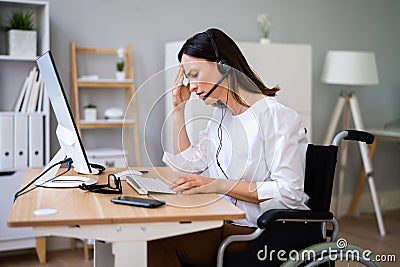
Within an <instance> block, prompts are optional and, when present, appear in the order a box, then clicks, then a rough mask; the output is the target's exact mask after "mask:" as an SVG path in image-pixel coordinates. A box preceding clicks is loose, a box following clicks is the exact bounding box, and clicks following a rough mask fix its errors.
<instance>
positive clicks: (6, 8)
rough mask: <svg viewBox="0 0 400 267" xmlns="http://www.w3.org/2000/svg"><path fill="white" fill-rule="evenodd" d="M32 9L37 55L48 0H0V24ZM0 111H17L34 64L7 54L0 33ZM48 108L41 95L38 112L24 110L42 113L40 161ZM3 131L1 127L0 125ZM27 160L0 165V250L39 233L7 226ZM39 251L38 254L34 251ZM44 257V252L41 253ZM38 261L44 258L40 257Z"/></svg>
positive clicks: (45, 45)
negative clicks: (19, 164)
mask: <svg viewBox="0 0 400 267" xmlns="http://www.w3.org/2000/svg"><path fill="white" fill-rule="evenodd" d="M17 10H19V11H24V12H26V11H32V12H33V17H34V20H35V25H36V29H37V53H38V56H39V55H41V54H42V53H44V52H45V51H47V50H49V49H50V36H49V33H50V25H49V10H50V9H49V3H48V2H44V1H9V0H0V25H4V24H5V23H6V21H7V20H8V18H9V17H10V15H11V13H12V12H13V11H17ZM0 40H2V42H0V115H7V114H11V115H20V114H21V112H14V105H15V102H16V100H17V98H18V95H19V93H20V90H21V87H22V84H23V81H24V79H25V77H26V76H27V75H28V73H29V71H30V70H31V69H32V68H33V67H34V66H35V60H36V57H16V56H9V55H7V51H6V42H4V41H3V40H6V34H5V33H4V32H1V33H0ZM49 111H50V109H49V101H48V98H47V96H46V95H44V101H43V110H42V111H41V112H32V113H25V114H26V115H27V116H28V118H29V117H30V116H31V117H32V116H41V117H43V133H44V135H43V164H42V165H44V164H46V163H47V162H48V161H49V159H50V137H49V132H50V118H49V116H50V112H49ZM1 131H4V129H1ZM28 167H29V164H28V165H27V166H26V167H25V168H14V167H11V168H2V169H0V182H1V187H0V196H1V203H2V204H1V205H0V251H6V250H15V249H25V248H32V247H35V246H36V241H35V238H36V237H39V235H38V234H35V233H34V232H33V230H32V228H29V227H26V228H9V227H8V226H7V217H8V214H9V211H10V209H11V206H12V204H13V196H14V194H15V192H16V191H18V189H19V188H20V186H21V184H22V181H23V179H24V177H25V173H26V171H27V169H28ZM38 255H39V254H38ZM44 257H45V256H44ZM39 260H40V261H41V262H43V261H45V258H44V259H43V258H40V256H39Z"/></svg>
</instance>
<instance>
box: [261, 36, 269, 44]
mask: <svg viewBox="0 0 400 267" xmlns="http://www.w3.org/2000/svg"><path fill="white" fill-rule="evenodd" d="M270 43H271V40H270V39H269V38H264V37H263V38H260V44H270Z"/></svg>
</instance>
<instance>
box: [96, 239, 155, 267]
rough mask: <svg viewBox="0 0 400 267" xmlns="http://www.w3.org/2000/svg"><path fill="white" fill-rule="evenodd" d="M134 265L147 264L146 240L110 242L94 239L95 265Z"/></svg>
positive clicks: (138, 266)
mask: <svg viewBox="0 0 400 267" xmlns="http://www.w3.org/2000/svg"><path fill="white" fill-rule="evenodd" d="M133 262H134V264H135V267H146V266H147V242H146V241H117V242H113V243H112V244H110V243H105V242H100V241H97V240H96V241H95V245H94V266H95V267H111V266H114V267H128V266H129V267H131V266H132V263H133Z"/></svg>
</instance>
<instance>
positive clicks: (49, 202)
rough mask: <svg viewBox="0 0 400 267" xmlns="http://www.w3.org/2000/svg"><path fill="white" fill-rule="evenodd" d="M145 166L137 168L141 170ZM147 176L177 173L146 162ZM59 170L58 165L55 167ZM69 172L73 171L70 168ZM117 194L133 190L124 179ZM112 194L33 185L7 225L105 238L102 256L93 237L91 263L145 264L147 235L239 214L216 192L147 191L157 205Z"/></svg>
mask: <svg viewBox="0 0 400 267" xmlns="http://www.w3.org/2000/svg"><path fill="white" fill-rule="evenodd" d="M143 169H146V168H140V170H143ZM147 169H148V170H149V173H148V174H146V176H148V177H157V176H158V177H163V178H166V179H168V180H174V179H175V178H176V177H178V174H177V173H174V172H173V171H172V170H170V169H169V168H168V167H162V168H155V169H151V168H147ZM60 171H62V170H60ZM117 171H118V169H112V168H110V169H107V171H106V172H105V173H104V174H103V175H100V176H95V175H93V176H92V178H95V179H98V182H99V183H105V182H106V177H107V175H108V174H110V173H115V172H117ZM39 172H40V170H37V169H34V170H29V171H28V173H27V176H26V178H25V181H24V184H26V183H27V182H29V181H30V180H32V178H33V177H36V176H37V175H38V173H39ZM70 172H71V174H70V175H73V174H74V173H75V172H74V171H70ZM123 194H124V195H132V196H137V194H136V192H135V191H134V190H133V189H132V188H131V187H130V186H129V185H128V184H127V183H126V182H125V181H124V182H123ZM115 196H118V195H103V194H95V193H90V192H86V191H82V190H80V189H78V188H69V189H50V188H37V189H35V190H33V191H31V192H29V193H27V194H24V195H22V196H20V197H19V198H18V199H17V200H16V201H15V203H14V205H13V208H12V210H11V212H10V215H9V217H8V225H9V226H10V227H20V226H31V227H33V229H34V230H35V231H37V232H39V233H46V234H51V235H56V236H64V237H74V238H88V239H89V238H91V239H95V240H101V241H104V242H106V243H109V244H111V247H112V254H114V259H113V258H112V257H110V255H108V256H107V257H104V253H103V250H104V242H96V243H95V260H94V266H96V267H98V266H112V265H114V266H118V267H123V266H146V264H147V241H149V240H154V239H159V238H164V237H169V236H174V235H181V234H185V233H190V232H196V231H201V230H206V229H211V228H217V227H219V226H221V225H222V224H223V221H224V220H232V219H241V218H244V217H245V214H244V212H243V211H241V210H240V209H238V208H237V207H235V206H234V205H232V204H231V203H229V202H227V201H225V200H224V199H221V197H220V196H218V195H216V194H199V195H191V196H184V195H152V197H155V198H160V199H164V200H166V201H167V205H164V206H162V207H159V208H157V209H145V208H138V207H131V206H124V205H116V204H113V203H111V202H110V198H112V197H115ZM44 208H54V209H57V210H58V213H57V214H55V215H47V216H35V215H34V213H33V212H34V211H35V210H36V209H44Z"/></svg>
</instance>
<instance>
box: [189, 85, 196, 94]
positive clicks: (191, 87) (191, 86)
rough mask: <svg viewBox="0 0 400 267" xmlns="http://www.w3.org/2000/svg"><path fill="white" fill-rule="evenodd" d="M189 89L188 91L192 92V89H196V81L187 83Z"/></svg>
mask: <svg viewBox="0 0 400 267" xmlns="http://www.w3.org/2000/svg"><path fill="white" fill-rule="evenodd" d="M189 90H190V92H192V93H193V92H194V91H196V90H197V83H195V82H191V83H190V84H189Z"/></svg>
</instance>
